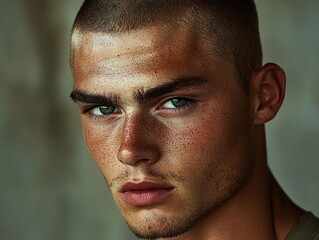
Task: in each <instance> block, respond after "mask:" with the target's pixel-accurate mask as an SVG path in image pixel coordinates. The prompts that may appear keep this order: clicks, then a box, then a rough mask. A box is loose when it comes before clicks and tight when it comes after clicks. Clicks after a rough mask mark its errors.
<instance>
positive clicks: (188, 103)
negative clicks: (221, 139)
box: [82, 97, 195, 121]
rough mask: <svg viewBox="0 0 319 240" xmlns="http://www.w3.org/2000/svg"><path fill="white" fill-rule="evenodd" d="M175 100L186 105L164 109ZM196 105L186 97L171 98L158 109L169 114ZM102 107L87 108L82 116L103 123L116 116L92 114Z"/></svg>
mask: <svg viewBox="0 0 319 240" xmlns="http://www.w3.org/2000/svg"><path fill="white" fill-rule="evenodd" d="M174 99H178V100H185V101H186V104H185V105H183V106H181V107H175V108H165V107H163V106H164V105H165V104H166V103H168V102H169V101H173V100H174ZM194 103H195V101H194V100H192V99H189V98H186V97H171V98H169V99H167V100H165V101H164V103H162V104H161V105H160V107H159V108H158V109H160V110H163V111H169V112H180V111H183V110H185V109H187V108H189V107H190V106H191V105H192V104H194ZM102 106H104V105H94V106H89V107H87V108H85V109H83V110H82V114H85V115H87V116H88V117H89V118H90V119H92V120H93V121H101V120H103V119H106V118H109V117H110V115H113V114H114V113H110V114H107V115H96V114H94V113H93V112H92V111H93V110H94V109H95V108H98V107H102ZM113 107H115V108H117V109H119V110H118V112H121V111H120V108H119V107H118V106H113ZM118 112H116V113H118Z"/></svg>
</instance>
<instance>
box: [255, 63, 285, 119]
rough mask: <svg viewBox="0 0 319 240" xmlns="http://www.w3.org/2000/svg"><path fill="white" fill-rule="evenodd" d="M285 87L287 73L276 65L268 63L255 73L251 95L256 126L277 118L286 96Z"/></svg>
mask: <svg viewBox="0 0 319 240" xmlns="http://www.w3.org/2000/svg"><path fill="white" fill-rule="evenodd" d="M285 86H286V77H285V73H284V71H283V70H282V69H281V68H280V67H279V66H278V65H276V64H273V63H268V64H266V65H264V66H263V67H262V68H261V69H259V70H258V71H256V72H254V73H253V75H252V79H251V86H250V95H251V97H252V101H253V106H254V108H253V111H254V113H253V114H254V124H255V125H259V124H264V123H266V122H268V121H270V120H271V119H273V118H274V117H275V116H276V114H277V112H278V110H279V108H280V107H281V104H282V102H283V99H284V96H285Z"/></svg>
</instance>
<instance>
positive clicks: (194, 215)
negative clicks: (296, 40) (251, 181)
mask: <svg viewBox="0 0 319 240" xmlns="http://www.w3.org/2000/svg"><path fill="white" fill-rule="evenodd" d="M71 65H72V70H73V76H74V91H73V92H72V94H71V96H72V98H73V100H74V101H75V102H76V103H77V104H78V106H79V108H80V110H81V119H82V124H83V131H84V136H85V139H86V143H87V145H88V148H89V150H90V152H91V154H92V156H93V158H94V160H95V161H96V163H97V166H98V167H99V168H100V170H101V172H102V173H103V175H104V177H105V179H106V182H107V184H108V186H109V188H110V190H111V193H112V195H113V197H114V200H115V203H116V204H117V206H118V207H119V209H120V211H121V213H122V215H123V217H124V218H125V220H126V221H127V223H128V225H129V226H130V228H131V229H132V231H133V232H134V233H135V234H136V235H138V236H140V237H143V238H154V239H155V238H168V237H174V236H177V235H179V234H183V233H184V232H186V231H188V230H189V229H191V228H193V227H194V226H195V225H196V224H197V223H199V222H200V221H202V220H203V219H204V218H206V217H207V216H208V215H210V214H212V213H213V212H214V211H215V210H216V209H217V208H219V207H220V206H222V205H223V204H224V203H225V202H227V201H229V199H232V198H233V197H234V196H235V195H236V194H237V193H238V192H239V191H240V189H242V188H243V186H244V185H245V183H246V182H247V179H248V178H249V176H250V175H251V171H252V166H253V164H254V157H253V156H254V154H253V152H254V149H253V146H254V144H253V142H254V141H255V140H256V139H255V138H254V129H255V128H256V126H257V125H262V124H263V123H264V122H265V121H268V120H269V119H271V118H272V117H273V116H274V115H275V113H276V111H277V110H278V108H279V106H280V103H281V101H282V95H283V94H282V91H281V89H282V86H283V85H282V82H283V81H282V79H283V78H282V72H281V71H280V70H278V69H279V68H278V67H276V66H274V65H267V66H265V67H263V68H262V67H261V47H260V40H259V34H258V23H257V14H256V9H255V5H254V3H253V1H249V0H247V1H241V2H240V3H237V2H236V1H225V0H223V1H204V0H202V1H200V0H198V1H195V0H194V1H185V0H183V1H181V0H180V1H178V0H173V1H172V0H168V1H164V0H163V1H150V0H139V1H129V0H127V1H126V0H123V1H101V0H97V1H94V0H91V1H86V2H84V4H83V6H82V8H81V10H80V12H79V14H78V16H77V18H76V20H75V23H74V27H73V32H72V44H71ZM279 85H280V87H278V86H279ZM280 91H281V92H280ZM271 104H272V105H271Z"/></svg>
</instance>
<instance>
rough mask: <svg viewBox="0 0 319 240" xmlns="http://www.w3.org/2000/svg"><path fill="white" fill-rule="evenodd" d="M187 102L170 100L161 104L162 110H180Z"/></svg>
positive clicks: (181, 99) (178, 99)
mask: <svg viewBox="0 0 319 240" xmlns="http://www.w3.org/2000/svg"><path fill="white" fill-rule="evenodd" d="M188 103H189V100H187V99H185V98H172V99H170V100H168V101H167V102H165V103H164V104H163V106H162V107H163V108H181V107H184V106H186V105H187V104H188Z"/></svg>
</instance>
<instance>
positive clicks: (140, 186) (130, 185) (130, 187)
mask: <svg viewBox="0 0 319 240" xmlns="http://www.w3.org/2000/svg"><path fill="white" fill-rule="evenodd" d="M171 188H173V186H172V185H169V184H166V183H160V182H154V181H128V182H125V183H124V184H123V185H122V187H121V188H120V192H121V193H124V192H128V191H134V190H135V191H136V190H152V189H154V190H155V189H171Z"/></svg>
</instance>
